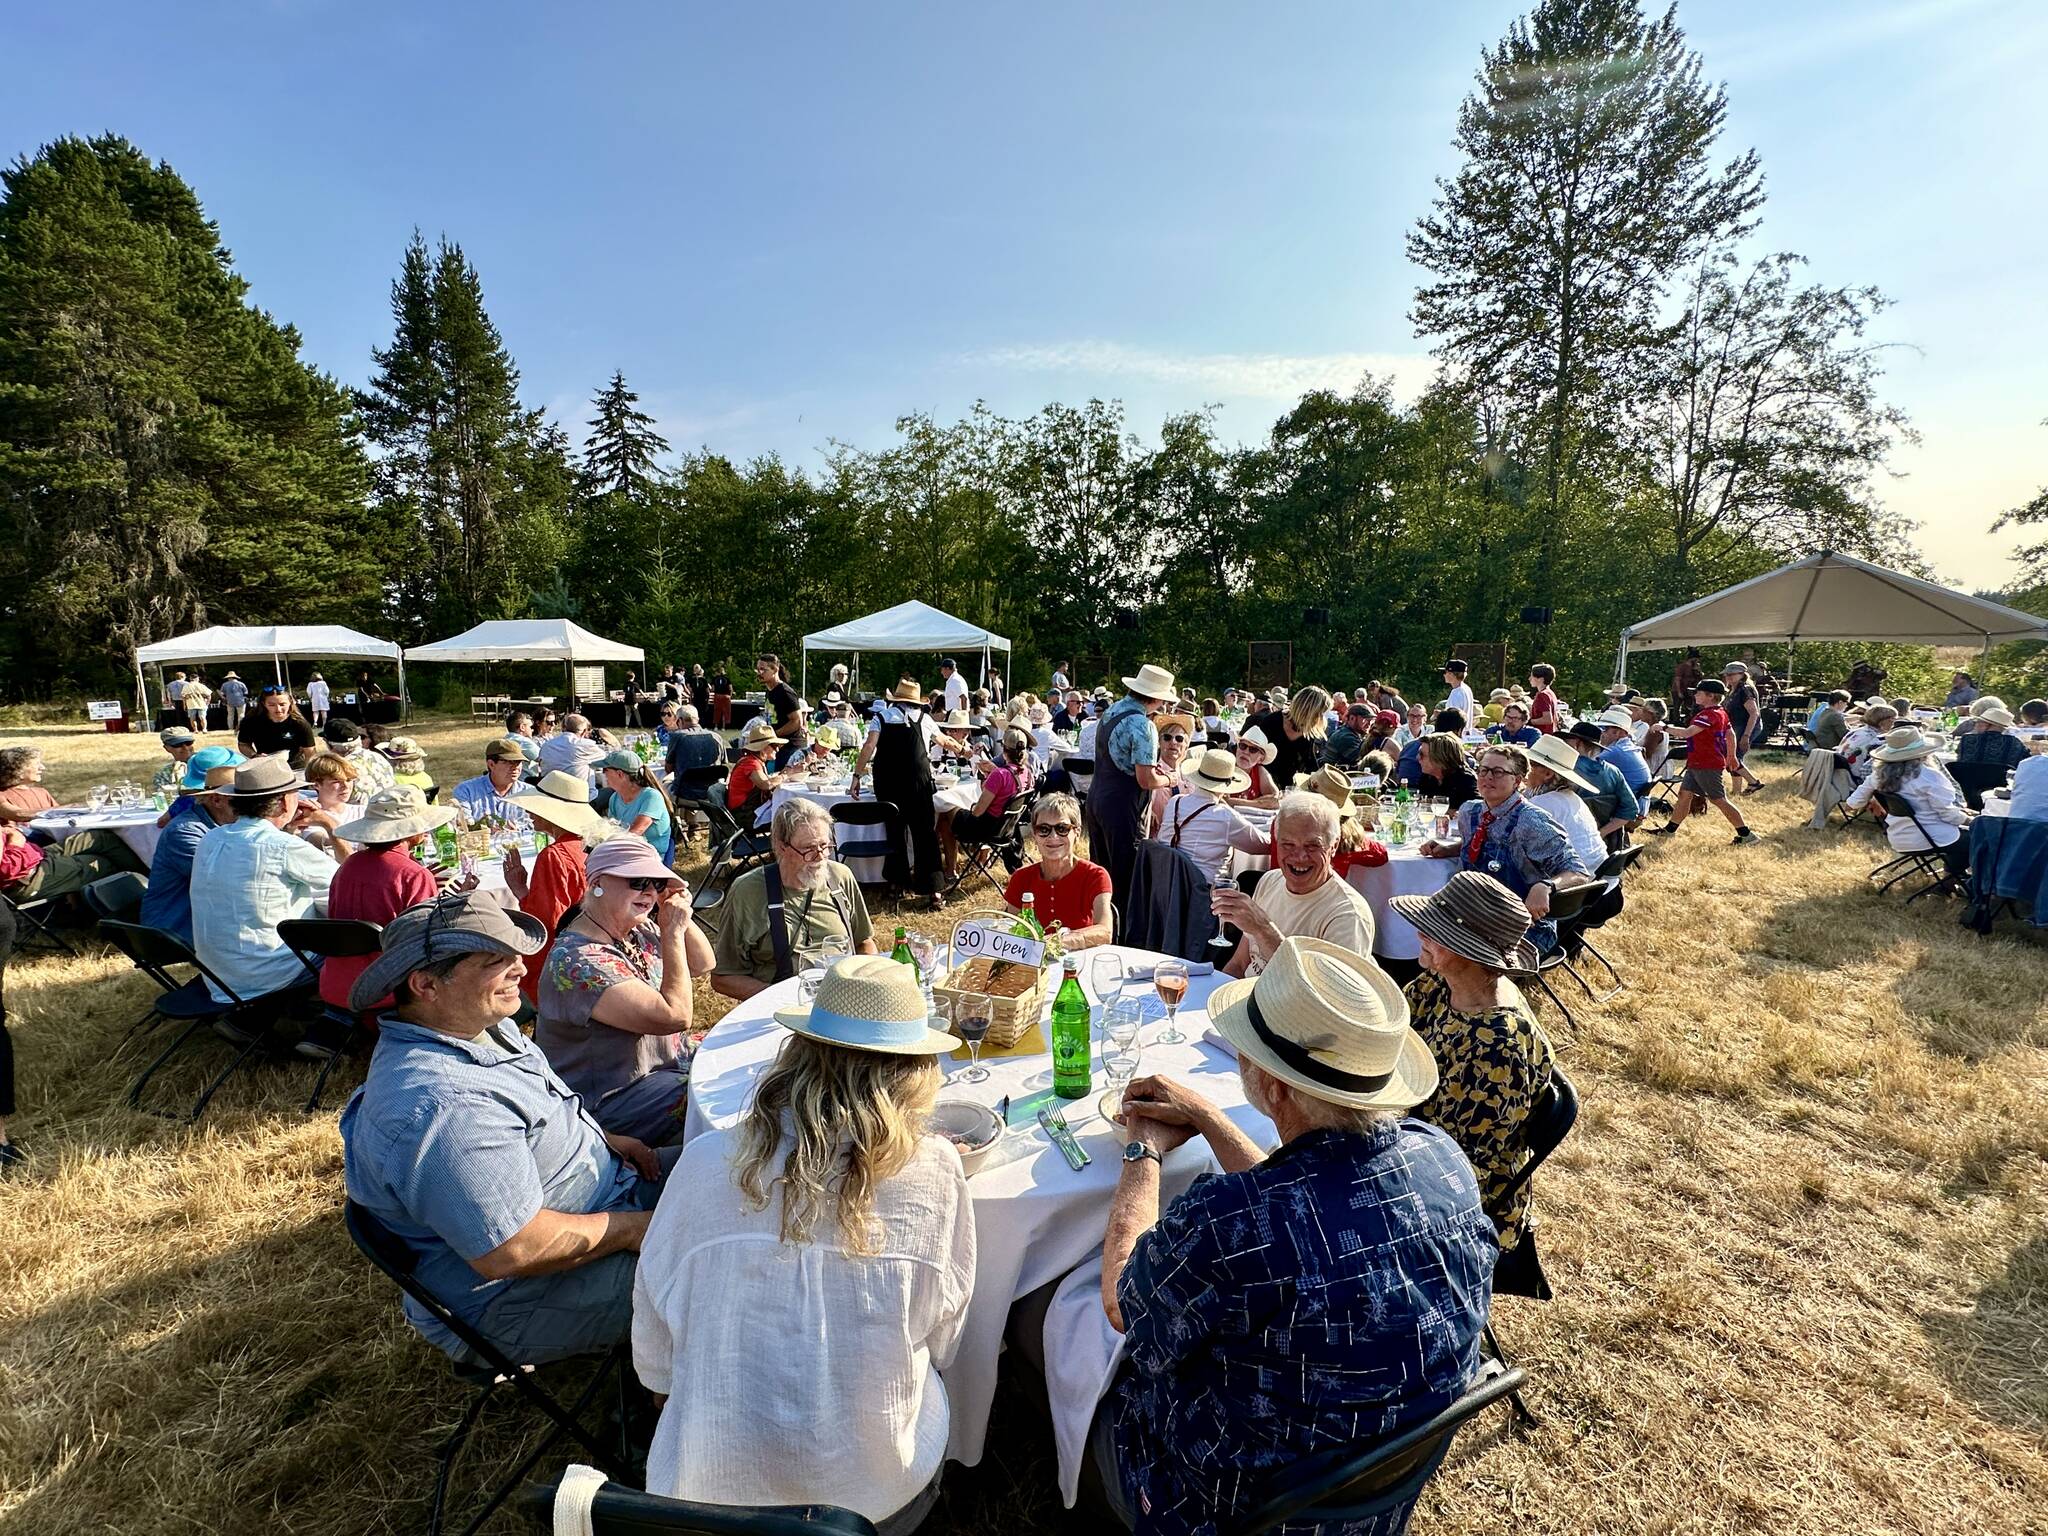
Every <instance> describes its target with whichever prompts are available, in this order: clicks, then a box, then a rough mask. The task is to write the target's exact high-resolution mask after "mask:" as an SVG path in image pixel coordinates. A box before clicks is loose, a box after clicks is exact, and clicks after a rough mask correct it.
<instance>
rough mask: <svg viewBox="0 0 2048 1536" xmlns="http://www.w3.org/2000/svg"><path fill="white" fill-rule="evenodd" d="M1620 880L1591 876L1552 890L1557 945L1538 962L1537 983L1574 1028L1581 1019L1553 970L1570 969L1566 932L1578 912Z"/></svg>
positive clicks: (1580, 980) (1588, 992) (1552, 919)
mask: <svg viewBox="0 0 2048 1536" xmlns="http://www.w3.org/2000/svg"><path fill="white" fill-rule="evenodd" d="M1618 883H1619V882H1614V881H1607V880H1589V881H1587V882H1586V883H1585V884H1584V885H1567V886H1564V887H1562V888H1561V889H1553V890H1552V891H1551V893H1550V918H1551V921H1552V922H1554V923H1556V924H1557V947H1556V948H1555V949H1553V950H1550V951H1549V952H1548V953H1546V954H1545V955H1544V956H1543V957H1542V958H1541V959H1540V960H1538V961H1537V962H1536V985H1537V986H1539V987H1541V988H1542V989H1543V995H1544V996H1545V997H1547V998H1549V999H1550V1000H1551V1002H1553V1003H1555V1004H1556V1005H1557V1011H1558V1012H1559V1013H1561V1014H1563V1015H1564V1021H1565V1023H1566V1024H1568V1025H1570V1026H1571V1027H1572V1028H1573V1029H1577V1028H1578V1027H1579V1021H1578V1020H1577V1019H1575V1018H1573V1017H1572V1011H1571V1009H1569V1008H1567V1007H1566V1006H1565V1002H1564V999H1563V998H1561V997H1559V996H1558V995H1557V989H1556V988H1555V987H1553V986H1551V984H1550V973H1551V972H1552V971H1559V970H1564V971H1568V970H1570V969H1571V954H1570V952H1569V951H1568V950H1567V949H1566V947H1565V934H1566V932H1567V931H1568V928H1569V927H1570V925H1572V924H1574V923H1576V922H1577V921H1578V918H1579V914H1580V913H1582V912H1584V911H1585V909H1586V908H1587V906H1589V905H1590V904H1591V903H1592V902H1593V900H1594V899H1595V898H1596V897H1598V896H1600V895H1602V894H1603V893H1604V892H1606V891H1608V890H1609V889H1611V888H1612V887H1613V886H1614V885H1616V884H1618ZM1577 980H1578V983H1579V985H1580V986H1581V987H1584V988H1585V990H1586V993H1587V995H1588V996H1591V995H1592V991H1593V989H1592V988H1591V987H1587V986H1586V982H1585V978H1583V977H1579V978H1577Z"/></svg>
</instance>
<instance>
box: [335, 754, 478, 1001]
mask: <svg viewBox="0 0 2048 1536" xmlns="http://www.w3.org/2000/svg"><path fill="white" fill-rule="evenodd" d="M454 819H455V807H454V806H452V805H429V804H427V797H426V796H425V795H423V794H421V793H420V792H419V791H418V790H417V789H415V788H413V787H412V785H410V784H395V785H393V786H392V787H391V788H390V789H382V790H379V791H378V792H377V793H376V794H374V795H372V796H371V797H370V803H369V804H368V805H366V806H364V807H363V814H362V815H361V816H360V817H358V818H357V819H356V820H354V821H351V822H348V823H346V824H344V825H342V826H339V827H337V828H335V832H334V835H335V836H336V837H337V838H338V839H340V840H342V841H344V842H347V843H352V844H354V845H355V852H353V853H351V854H350V855H349V856H348V857H347V858H345V859H343V860H342V861H341V868H339V869H337V870H336V871H335V872H334V883H333V885H331V886H329V887H328V890H327V915H328V916H329V917H330V918H337V919H341V918H346V919H352V920H354V921H356V922H364V923H375V924H377V926H378V927H380V928H381V927H383V926H384V924H386V923H388V922H390V921H391V919H393V918H394V917H396V916H398V914H399V913H401V912H403V911H404V910H405V909H406V908H407V907H410V906H414V905H416V904H417V903H419V902H422V901H432V900H433V899H434V898H435V897H436V896H438V895H439V894H440V891H441V884H440V881H439V880H437V879H436V878H435V877H434V872H433V871H432V870H430V869H428V868H427V867H426V866H425V865H424V864H422V863H420V862H419V861H418V860H417V859H415V858H414V857H413V850H414V849H415V848H417V847H419V846H420V845H421V844H422V843H424V842H426V840H427V838H428V837H429V836H430V835H431V834H432V833H433V830H434V829H435V828H436V827H438V826H441V825H443V824H445V823H447V822H450V821H453V820H454ZM475 883H476V880H475V877H474V876H471V877H470V884H472V885H474V884H475ZM375 958H376V956H374V955H362V956H344V955H337V956H335V957H334V958H333V959H331V960H328V961H326V962H325V963H323V964H322V965H321V967H320V1000H321V1001H322V1002H323V1003H325V1004H327V1005H328V1007H330V1008H334V1009H337V1010H339V1011H340V1012H342V1013H347V1012H348V1011H349V1006H348V989H349V988H350V987H351V986H353V985H354V984H355V979H356V978H357V977H358V976H360V975H362V974H363V972H364V971H366V970H367V969H369V965H370V962H371V961H372V960H374V959H375ZM390 1003H391V999H390V998H389V997H385V998H381V999H379V1000H378V1002H377V1005H376V1006H377V1007H378V1008H385V1007H388V1006H390ZM363 1011H364V1012H370V1011H371V1010H369V1009H365V1010H363ZM322 1033H324V1031H323V1032H322Z"/></svg>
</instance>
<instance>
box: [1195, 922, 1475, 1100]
mask: <svg viewBox="0 0 2048 1536" xmlns="http://www.w3.org/2000/svg"><path fill="white" fill-rule="evenodd" d="M1209 1019H1210V1022H1211V1023H1212V1024H1213V1025H1214V1026H1215V1028H1216V1032H1217V1033H1218V1034H1220V1035H1221V1036H1223V1038H1224V1039H1225V1040H1227V1041H1229V1042H1230V1044H1231V1045H1232V1046H1233V1047H1234V1048H1235V1049H1236V1051H1237V1054H1238V1057H1239V1059H1240V1060H1248V1061H1250V1062H1251V1063H1252V1064H1253V1065H1255V1066H1257V1067H1258V1068H1259V1069H1260V1070H1261V1071H1263V1072H1265V1073H1267V1074H1269V1075H1270V1076H1273V1077H1277V1078H1278V1079H1279V1080H1280V1081H1281V1082H1283V1083H1285V1084H1287V1086H1288V1087H1290V1088H1294V1089H1298V1090H1299V1091H1301V1092H1302V1093H1305V1094H1308V1095H1309V1096H1310V1097H1312V1098H1317V1099H1321V1100H1323V1101H1324V1102H1325V1103H1329V1104H1342V1105H1346V1106H1348V1107H1349V1108H1352V1109H1413V1108H1414V1107H1415V1106H1416V1105H1417V1104H1420V1103H1421V1102H1422V1101H1423V1100H1425V1099H1427V1098H1428V1097H1429V1096H1430V1095H1431V1094H1433V1093H1435V1092H1436V1084H1437V1069H1436V1058H1435V1057H1434V1056H1432V1055H1431V1054H1430V1051H1429V1047H1428V1046H1427V1045H1425V1044H1423V1042H1422V1037H1421V1036H1420V1035H1418V1034H1416V1033H1415V1031H1414V1030H1413V1029H1411V1028H1409V1026H1408V999H1407V998H1406V997H1404V996H1402V995H1401V989H1400V988H1399V987H1397V986H1396V985H1394V981H1393V978H1392V977H1390V976H1388V975H1387V973H1386V972H1385V971H1382V970H1381V969H1380V968H1379V967H1378V966H1376V965H1374V964H1373V963H1372V961H1370V960H1369V959H1367V958H1366V957H1364V956H1363V955H1359V954H1355V953H1353V952H1352V951H1351V950H1348V949H1345V948H1343V947H1342V946H1340V945H1336V944H1330V943H1326V942H1325V941H1323V940H1322V939H1305V938H1288V939H1283V940H1281V942H1280V947H1279V948H1278V949H1277V950H1275V951H1274V953H1273V958H1272V959H1270V960H1268V961H1267V962H1266V968H1265V969H1264V970H1263V971H1261V972H1259V974H1258V975H1257V976H1256V977H1253V978H1252V979H1250V980H1248V981H1227V982H1225V983H1224V984H1223V985H1222V986H1220V987H1218V988H1217V989H1216V990H1215V991H1214V992H1213V993H1211V994H1210V996H1209Z"/></svg>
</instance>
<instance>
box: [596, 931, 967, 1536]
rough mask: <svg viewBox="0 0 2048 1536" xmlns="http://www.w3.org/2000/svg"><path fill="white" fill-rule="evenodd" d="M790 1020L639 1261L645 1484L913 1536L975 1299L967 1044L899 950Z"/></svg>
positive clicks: (941, 1445)
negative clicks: (798, 1507)
mask: <svg viewBox="0 0 2048 1536" xmlns="http://www.w3.org/2000/svg"><path fill="white" fill-rule="evenodd" d="M775 1020H776V1022H777V1023H778V1024H781V1025H782V1026H783V1027H784V1028H786V1029H788V1030H789V1031H790V1032H791V1038H790V1039H788V1040H785V1041H784V1042H783V1045H782V1049H781V1051H780V1053H779V1054H778V1055H777V1057H776V1059H775V1062H774V1064H773V1065H772V1066H771V1067H769V1069H768V1070H767V1072H765V1073H764V1074H763V1075H762V1077H761V1079H760V1081H759V1083H758V1084H757V1085H756V1087H755V1090H754V1098H753V1102H752V1104H751V1105H750V1106H749V1108H748V1109H747V1111H746V1112H745V1114H744V1115H743V1116H742V1117H741V1118H740V1120H739V1122H738V1124H736V1125H734V1126H732V1127H731V1128H729V1129H725V1130H716V1131H711V1132H709V1133H707V1134H705V1135H702V1136H699V1137H697V1138H696V1139H695V1140H694V1141H691V1142H690V1143H689V1144H688V1145H687V1146H685V1147H684V1148H683V1152H682V1156H681V1158H680V1159H679V1160H678V1162H677V1164H676V1167H675V1169H674V1171H673V1172H672V1173H671V1175H670V1176H669V1178H668V1179H667V1180H666V1181H665V1183H664V1186H663V1188H664V1195H663V1198H662V1201H661V1204H660V1206H659V1207H658V1208H657V1210H656V1211H655V1214H654V1219H653V1221H652V1222H651V1223H650V1224H649V1226H648V1229H647V1235H646V1238H645V1240H644V1242H643V1243H642V1245H641V1252H640V1265H639V1270H638V1273H637V1274H636V1276H635V1278H634V1282H633V1364H634V1368H635V1369H636V1370H637V1371H638V1372H639V1375H640V1379H641V1381H642V1382H643V1383H644V1384H645V1385H646V1387H647V1389H648V1390H649V1391H650V1392H652V1393H654V1394H655V1395H656V1396H657V1397H658V1398H661V1399H663V1400H664V1401H663V1403H662V1408H661V1418H660V1422H659V1423H658V1424H657V1425H656V1427H655V1431H654V1442H653V1445H652V1446H651V1447H650V1448H649V1451H648V1456H647V1488H648V1491H649V1492H651V1493H661V1494H667V1495H670V1496H673V1497H677V1498H683V1499H692V1500H700V1501H703V1502H707V1503H715V1504H744V1505H774V1504H821V1503H831V1504H838V1505H841V1506H844V1507H846V1508H850V1509H853V1510H855V1511H856V1512H857V1513H859V1514H861V1515H864V1516H866V1517H867V1518H868V1519H869V1520H872V1521H874V1522H875V1524H876V1527H877V1529H878V1530H879V1531H881V1532H882V1533H883V1536H902V1533H904V1532H909V1531H914V1530H916V1529H917V1527H918V1526H919V1525H920V1524H921V1523H922V1522H923V1520H924V1519H925V1517H926V1516H927V1515H928V1514H929V1513H930V1511H931V1508H932V1505H933V1504H934V1503H936V1502H937V1499H938V1493H939V1476H940V1470H941V1467H942V1465H943V1463H944V1461H945V1455H946V1440H947V1435H948V1433H949V1431H950V1429H951V1425H952V1411H951V1407H950V1404H949V1403H948V1402H947V1398H946V1387H945V1383H944V1382H943V1381H942V1380H941V1379H940V1376H939V1372H940V1371H941V1370H943V1369H944V1368H945V1367H946V1366H948V1365H949V1364H951V1363H952V1358H953V1354H954V1351H955V1350H956V1349H957V1347H958V1345H959V1342H960V1334H961V1330H962V1327H963V1325H964V1324H965V1322H966V1317H967V1303H968V1298H969V1297H970V1296H971V1295H972V1293H973V1289H974V1208H973V1203H972V1201H971V1200H970V1199H969V1198H968V1194H967V1176H966V1173H965V1171H964V1170H963V1168H962V1166H961V1162H960V1155H959V1153H958V1152H957V1151H956V1150H955V1148H954V1146H953V1144H952V1143H951V1142H950V1141H948V1140H947V1138H946V1137H944V1136H943V1135H939V1134H936V1133H934V1132H933V1131H932V1130H931V1129H930V1128H929V1116H930V1114H931V1110H932V1106H933V1103H934V1101H935V1100H936V1098H937V1096H938V1090H939V1084H940V1082H941V1077H940V1073H939V1068H938V1061H937V1058H938V1057H939V1056H941V1055H943V1054H945V1053H946V1052H949V1051H951V1050H952V1049H953V1048H954V1047H955V1046H956V1045H958V1044H959V1042H958V1041H957V1040H956V1039H954V1037H953V1036H951V1035H948V1034H943V1033H941V1032H939V1031H937V1030H934V1029H932V1028H931V1027H930V1025H929V1022H928V1021H927V1018H926V1014H925V1003H924V995H923V993H922V992H921V991H920V990H919V988H918V985H917V980H916V977H915V976H913V975H912V973H911V968H910V967H909V966H906V965H899V964H897V963H896V962H895V961H893V960H891V959H889V958H888V957H887V956H886V955H854V956H850V957H848V958H846V959H843V960H841V961H839V962H838V963H837V964H836V965H834V966H833V967H832V969H831V970H829V971H828V972H826V974H825V976H824V978H823V979H822V980H821V981H820V982H819V984H818V992H817V996H816V998H815V1000H814V1001H813V1002H812V1003H811V1004H810V1006H809V1007H807V1008H797V1009H781V1010H778V1011H777V1013H776V1015H775ZM736 1300H742V1301H743V1303H744V1304H741V1305H735V1301H736ZM798 1345H800V1346H801V1347H797V1346H798ZM713 1402H715V1403H717V1404H719V1411H718V1412H716V1413H713V1414H708V1415H707V1414H705V1413H704V1412H703V1411H702V1405H703V1404H705V1403H713Z"/></svg>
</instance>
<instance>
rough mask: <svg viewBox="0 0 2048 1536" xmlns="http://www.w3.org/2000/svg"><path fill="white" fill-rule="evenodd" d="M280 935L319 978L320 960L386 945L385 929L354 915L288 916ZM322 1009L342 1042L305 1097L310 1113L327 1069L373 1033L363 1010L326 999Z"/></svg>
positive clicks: (315, 1106)
mask: <svg viewBox="0 0 2048 1536" xmlns="http://www.w3.org/2000/svg"><path fill="white" fill-rule="evenodd" d="M277 936H278V938H279V939H281V940H282V941H283V942H284V947H285V948H286V949H288V950H290V951H291V952H292V953H293V954H295V955H297V956H298V957H299V963H300V964H301V965H303V966H305V968H306V974H308V975H309V976H311V977H312V978H313V979H314V981H315V982H318V980H319V979H320V967H319V965H318V964H317V963H316V962H317V961H320V960H341V959H360V958H361V957H362V956H364V955H374V954H376V953H377V952H378V951H379V950H380V949H382V948H383V939H384V930H383V929H382V928H381V927H379V926H378V925H377V924H376V923H366V922H363V921H361V920H359V919H355V918H344V917H288V918H286V919H285V920H284V921H283V922H281V923H279V924H278V925H277ZM320 1011H321V1012H322V1014H324V1015H325V1016H326V1017H327V1018H329V1019H332V1020H333V1021H334V1022H335V1023H336V1024H337V1025H339V1026H340V1028H341V1031H342V1042H341V1045H340V1047H339V1048H338V1049H337V1050H336V1051H335V1053H334V1054H333V1055H332V1056H329V1057H328V1058H327V1060H326V1061H325V1062H324V1063H323V1064H322V1065H321V1068H320V1076H319V1077H318V1078H316V1079H315V1080H314V1083H313V1096H312V1097H311V1098H309V1099H308V1100H306V1113H307V1114H309V1115H310V1114H311V1113H312V1112H313V1111H314V1110H316V1109H318V1108H319V1107H320V1095H321V1094H322V1093H323V1092H324V1091H325V1090H326V1088H327V1075H328V1073H330V1072H332V1071H333V1070H334V1068H335V1064H336V1063H338V1062H339V1061H340V1060H341V1058H342V1057H343V1056H344V1055H346V1054H347V1053H348V1052H349V1051H351V1050H353V1049H355V1047H356V1045H357V1044H358V1043H359V1042H360V1041H363V1040H366V1039H368V1038H369V1034H370V1032H369V1029H368V1027H367V1026H366V1024H365V1022H364V1020H363V1017H362V1015H360V1014H355V1013H351V1012H349V1010H348V1009H346V1008H337V1007H335V1006H334V1005H333V1004H332V1003H323V1004H322V1005H321V1010H320Z"/></svg>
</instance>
